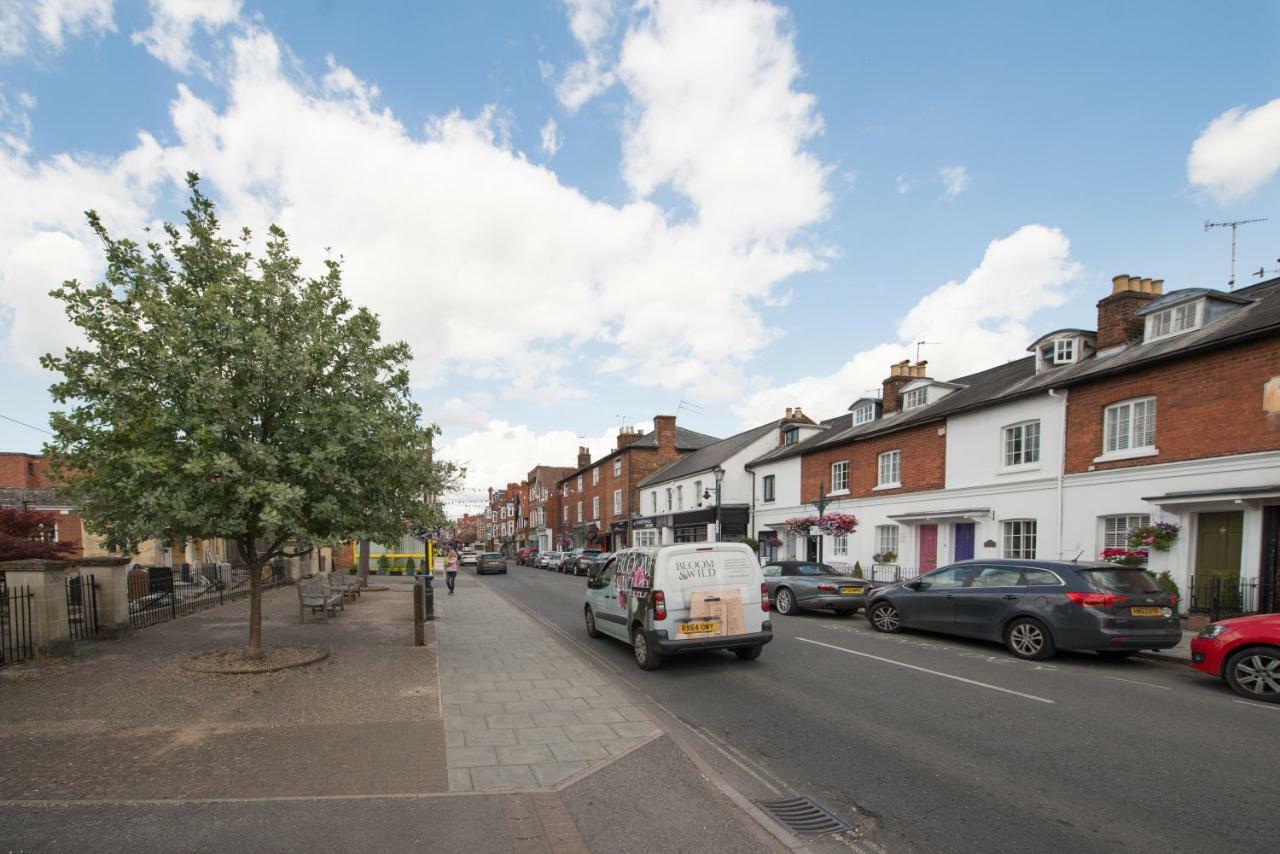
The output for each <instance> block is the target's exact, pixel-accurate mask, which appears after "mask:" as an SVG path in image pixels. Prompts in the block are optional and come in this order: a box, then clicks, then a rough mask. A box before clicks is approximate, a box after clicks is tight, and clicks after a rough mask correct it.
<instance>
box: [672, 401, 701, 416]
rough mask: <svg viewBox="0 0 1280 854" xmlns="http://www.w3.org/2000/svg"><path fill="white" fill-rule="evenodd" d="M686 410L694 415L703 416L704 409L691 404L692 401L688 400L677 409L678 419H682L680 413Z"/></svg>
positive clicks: (682, 402) (681, 402)
mask: <svg viewBox="0 0 1280 854" xmlns="http://www.w3.org/2000/svg"><path fill="white" fill-rule="evenodd" d="M684 409H687V410H689V411H690V412H692V413H693V414H694V415H701V414H702V407H701V406H699V405H698V404H696V403H693V402H691V401H688V400H682V401H680V405H679V406H677V407H676V418H679V417H680V412H681V410H684Z"/></svg>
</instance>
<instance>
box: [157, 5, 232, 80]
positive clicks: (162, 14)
mask: <svg viewBox="0 0 1280 854" xmlns="http://www.w3.org/2000/svg"><path fill="white" fill-rule="evenodd" d="M148 2H149V3H150V6H151V26H149V27H147V28H146V29H145V30H140V31H139V32H136V33H134V34H133V42H134V44H140V45H142V46H143V47H145V48H146V49H147V53H149V54H151V55H152V56H154V57H155V58H156V59H158V60H160V61H161V62H163V63H164V64H165V65H167V66H169V67H170V68H172V69H173V70H175V71H180V72H182V73H184V74H185V73H187V72H189V71H191V70H192V68H193V67H196V68H200V69H201V70H204V69H205V68H206V67H207V66H206V63H204V62H203V61H201V60H199V59H198V58H197V56H196V54H195V53H194V52H193V51H192V49H191V38H192V36H194V35H195V31H196V27H197V26H199V27H200V28H201V29H203V30H204V31H205V32H207V33H209V34H210V35H212V34H214V33H216V32H218V30H220V29H222V28H223V27H226V26H228V25H230V24H233V23H235V22H236V21H237V20H239V17H240V0H148Z"/></svg>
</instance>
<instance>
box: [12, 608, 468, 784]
mask: <svg viewBox="0 0 1280 854" xmlns="http://www.w3.org/2000/svg"><path fill="white" fill-rule="evenodd" d="M263 604H264V621H263V636H264V638H265V639H266V642H267V643H268V644H280V645H295V644H302V645H306V644H309V645H316V646H326V647H328V648H330V649H331V650H332V655H331V656H330V657H329V659H328V660H326V661H324V662H321V663H319V664H316V665H312V666H309V667H305V668H301V669H296V670H286V671H281V672H278V673H270V674H260V675H245V676H221V675H214V674H197V673H188V672H187V671H184V670H182V669H180V668H179V666H178V662H179V661H180V660H181V659H182V658H184V657H186V656H189V655H192V654H194V653H197V652H202V651H205V650H208V649H214V648H220V647H234V646H238V645H241V644H243V642H244V639H245V636H246V634H247V619H248V603H247V602H244V601H241V602H235V603H231V604H229V605H225V606H222V607H220V608H214V609H211V610H209V611H204V612H202V613H199V614H193V615H191V616H188V617H182V618H179V619H177V620H173V621H170V622H167V623H162V624H159V625H154V626H148V627H147V628H144V629H141V630H139V631H137V632H135V633H133V634H132V635H130V636H128V637H126V638H123V639H121V640H116V641H100V642H90V643H81V644H80V645H79V650H78V654H77V655H76V656H75V657H73V658H71V659H67V660H60V661H55V662H52V663H49V664H41V665H18V666H14V667H7V668H4V670H2V671H0V740H2V741H3V743H4V759H3V761H2V762H0V800H31V799H53V800H57V799H68V800H80V799H130V798H134V799H161V800H163V799H180V798H255V797H281V796H321V795H356V794H360V795H365V794H408V793H430V792H444V791H448V790H449V789H450V780H449V775H448V771H447V767H446V764H445V757H446V751H447V750H448V748H447V746H446V745H447V743H449V742H448V741H447V738H448V736H446V733H445V730H444V727H443V724H442V720H441V714H440V703H439V698H438V687H437V684H436V683H437V680H436V673H435V667H434V661H433V652H434V644H435V637H434V630H433V626H432V625H430V624H429V625H428V626H427V639H428V646H427V647H424V648H418V647H414V646H413V624H412V614H413V610H412V608H413V605H412V595H411V592H410V588H409V587H408V586H407V585H402V586H399V587H393V588H392V589H391V590H388V591H385V592H377V593H367V594H365V595H364V596H362V597H361V598H360V599H359V600H357V601H356V602H348V603H347V606H346V609H345V610H344V611H343V612H342V613H340V614H339V615H338V616H337V617H336V618H334V619H331V620H329V621H328V622H327V623H326V622H321V621H314V622H311V621H309V622H307V623H305V624H302V625H299V624H298V622H297V619H298V612H297V597H296V593H295V591H294V590H293V588H285V589H281V590H275V591H269V592H267V593H266V594H265V595H264V599H263ZM481 720H482V721H483V718H481ZM454 740H456V739H454ZM460 746H461V745H460Z"/></svg>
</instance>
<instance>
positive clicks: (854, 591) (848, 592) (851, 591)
mask: <svg viewBox="0 0 1280 854" xmlns="http://www.w3.org/2000/svg"><path fill="white" fill-rule="evenodd" d="M840 592H841V593H843V594H844V595H845V596H857V595H858V594H859V593H861V592H862V588H861V587H841V588H840Z"/></svg>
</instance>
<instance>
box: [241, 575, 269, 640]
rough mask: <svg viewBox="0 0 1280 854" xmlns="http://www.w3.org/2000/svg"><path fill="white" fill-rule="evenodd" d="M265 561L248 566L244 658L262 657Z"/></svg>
mask: <svg viewBox="0 0 1280 854" xmlns="http://www.w3.org/2000/svg"><path fill="white" fill-rule="evenodd" d="M265 565H266V563H265V561H255V562H254V563H252V564H250V565H249V645H248V646H247V647H245V651H244V654H245V657H246V658H261V657H262V568H263V567H264V566H265Z"/></svg>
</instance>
